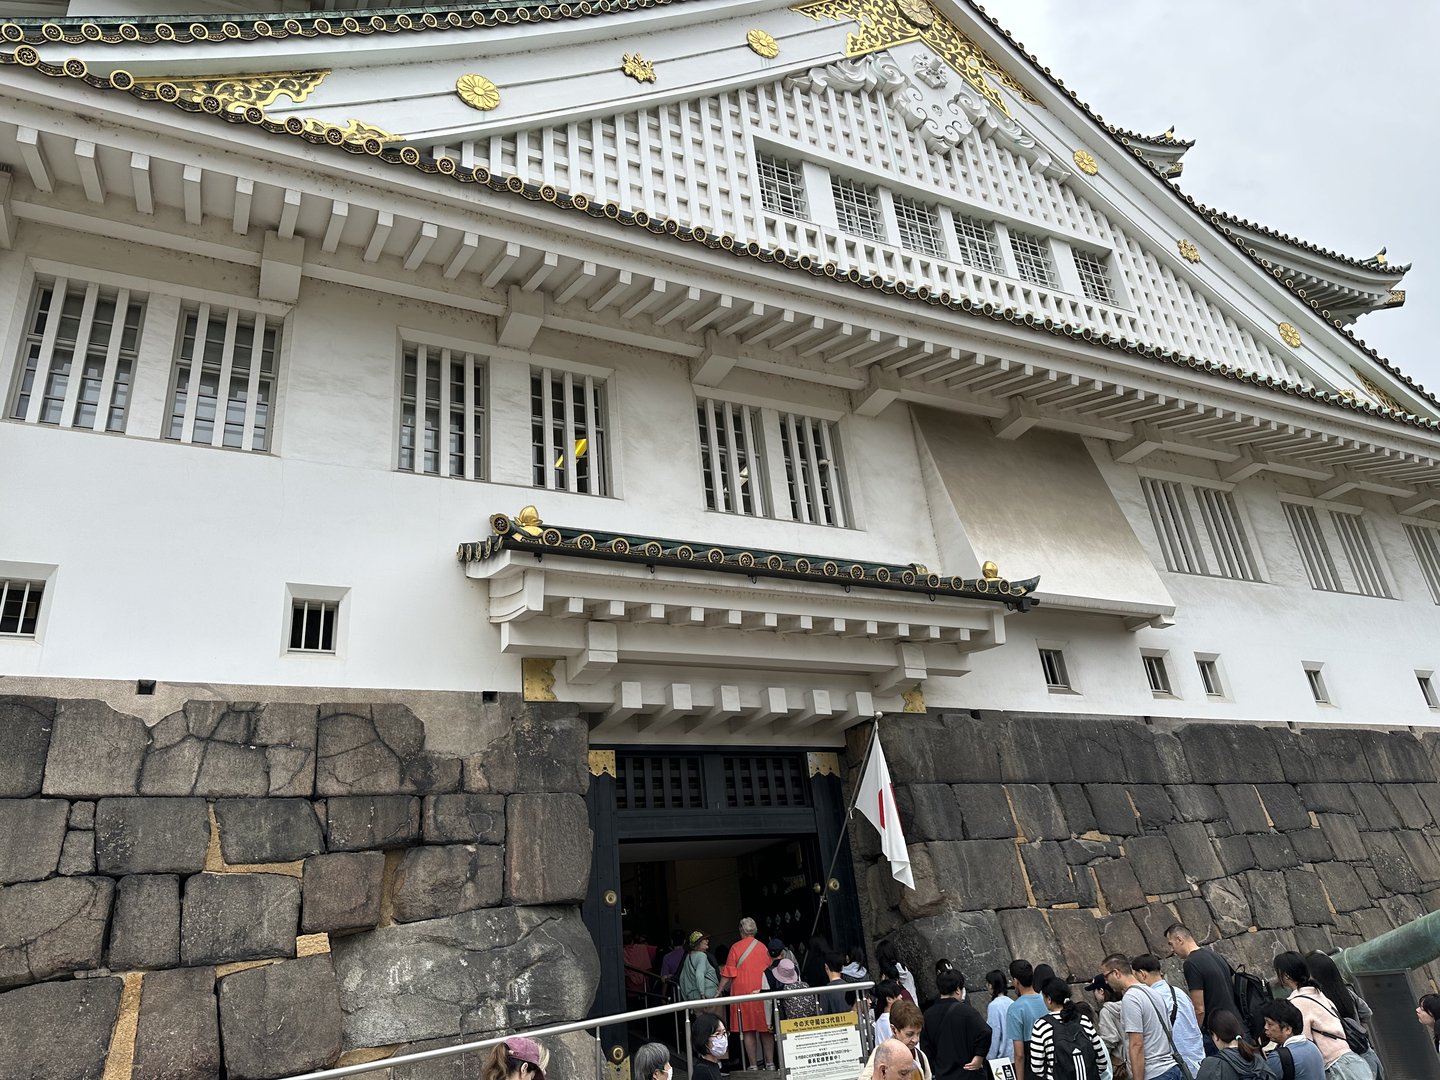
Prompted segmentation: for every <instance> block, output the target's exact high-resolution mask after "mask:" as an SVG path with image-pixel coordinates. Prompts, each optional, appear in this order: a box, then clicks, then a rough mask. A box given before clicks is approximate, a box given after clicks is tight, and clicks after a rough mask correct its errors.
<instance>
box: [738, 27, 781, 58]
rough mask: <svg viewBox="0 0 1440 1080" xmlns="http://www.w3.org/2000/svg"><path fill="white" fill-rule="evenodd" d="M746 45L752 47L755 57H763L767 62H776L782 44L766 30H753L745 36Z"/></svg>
mask: <svg viewBox="0 0 1440 1080" xmlns="http://www.w3.org/2000/svg"><path fill="white" fill-rule="evenodd" d="M745 44H747V45H749V46H750V49H751V51H752V52H754V53H755V55H757V56H763V57H764V58H765V59H766V60H774V59H775V57H777V56H779V55H780V43H779V42H778V41H776V40H775V39H774V38H773V37H772V36H771V35H769V34H767V33H766V32H765V31H764V30H751V31H750V32H749V33H748V34H746V35H745Z"/></svg>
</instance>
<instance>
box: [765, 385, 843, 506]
mask: <svg viewBox="0 0 1440 1080" xmlns="http://www.w3.org/2000/svg"><path fill="white" fill-rule="evenodd" d="M780 450H781V453H782V455H783V457H784V459H785V481H786V484H787V486H788V488H789V494H790V514H791V516H792V517H793V518H794V519H795V520H796V521H803V522H806V523H808V524H811V525H838V526H841V527H844V526H846V525H848V524H849V523H850V520H849V519H850V515H849V508H848V506H847V505H846V500H845V481H844V474H843V473H842V471H841V468H840V461H839V456H838V455H839V450H840V437H839V433H838V432H837V431H836V430H835V424H834V423H833V422H831V421H829V420H817V419H815V418H814V417H809V416H797V415H796V414H794V413H781V414H780Z"/></svg>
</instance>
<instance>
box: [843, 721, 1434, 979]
mask: <svg viewBox="0 0 1440 1080" xmlns="http://www.w3.org/2000/svg"><path fill="white" fill-rule="evenodd" d="M866 738H868V726H867V727H866V728H865V729H864V730H861V731H857V732H856V733H855V734H854V738H853V739H852V742H851V747H850V751H851V763H852V776H853V775H856V772H858V765H859V758H860V754H862V753H863V751H864V744H865V740H866ZM881 739H882V743H883V745H884V747H885V755H886V759H887V761H888V763H889V766H890V770H891V774H892V778H893V780H894V784H895V797H896V802H897V804H898V806H899V808H900V813H901V820H902V821H903V823H904V825H905V828H906V839H907V841H908V842H909V844H910V855H911V859H912V862H913V868H914V873H915V882H916V888H915V890H914V891H913V892H912V891H910V890H907V889H903V888H902V887H900V886H898V885H897V884H895V883H894V882H893V880H891V878H890V874H889V870H888V867H887V865H886V863H885V862H884V860H883V858H882V857H880V855H879V849H878V844H877V843H876V841H875V839H874V830H873V829H869V828H868V827H865V826H864V825H863V824H862V825H861V826H860V827H858V828H856V830H855V835H854V838H853V841H852V842H853V844H854V851H855V856H856V865H857V874H858V876H859V880H860V882H861V883H862V884H861V894H862V895H861V901H862V907H863V908H864V910H865V918H866V924H867V927H868V929H869V931H870V936H871V943H872V944H873V943H874V942H875V941H876V940H878V939H879V938H882V937H887V936H888V937H892V938H893V939H894V940H895V942H896V944H897V946H898V948H899V950H900V952H901V955H902V957H903V958H905V959H906V962H907V963H908V964H909V965H910V966H911V967H912V968H913V969H914V971H915V974H916V976H917V978H919V980H920V982H921V984H922V986H924V985H925V984H926V983H927V982H928V983H929V986H928V989H927V992H928V993H933V992H934V985H933V972H934V968H933V962H934V960H935V959H936V958H937V957H942V956H944V957H949V958H951V959H952V960H954V961H955V962H956V963H957V964H958V965H959V966H960V967H961V969H962V970H963V971H964V973H965V975H966V977H967V979H968V981H969V982H970V984H971V985H972V987H973V988H975V989H977V990H979V989H983V983H982V982H981V979H982V977H983V976H984V974H985V972H986V971H988V970H990V969H992V968H996V967H1000V968H1003V967H1005V966H1006V965H1007V964H1008V962H1009V961H1010V960H1011V959H1012V958H1015V957H1024V958H1026V959H1029V960H1031V961H1032V962H1036V963H1038V962H1040V961H1046V962H1048V963H1050V964H1052V965H1053V966H1054V967H1055V970H1056V971H1057V972H1059V973H1060V974H1061V975H1062V976H1063V977H1067V978H1068V979H1069V981H1071V982H1081V981H1084V980H1088V979H1089V978H1090V977H1091V976H1093V975H1094V974H1095V973H1096V972H1098V971H1099V970H1100V961H1101V959H1102V958H1103V957H1104V956H1105V955H1106V954H1108V953H1110V952H1113V951H1120V952H1124V953H1127V954H1131V955H1133V954H1136V953H1139V952H1145V951H1149V952H1154V953H1155V954H1156V955H1158V956H1160V957H1162V958H1166V957H1169V956H1170V951H1169V949H1168V947H1167V946H1166V944H1165V939H1164V932H1165V929H1166V927H1167V926H1168V925H1170V924H1171V923H1172V922H1175V921H1177V920H1178V921H1182V922H1184V923H1186V924H1187V925H1188V926H1189V927H1190V928H1191V929H1192V930H1193V931H1194V932H1195V934H1196V936H1197V937H1198V938H1199V939H1200V940H1201V941H1202V942H1213V943H1218V944H1217V950H1218V951H1219V952H1221V953H1222V954H1223V955H1225V956H1226V957H1227V958H1228V959H1229V960H1230V961H1231V962H1232V963H1234V964H1236V965H1237V966H1238V965H1241V964H1243V965H1246V966H1247V967H1248V968H1249V969H1250V970H1252V971H1256V972H1258V973H1263V974H1264V975H1265V976H1266V977H1269V976H1270V975H1271V972H1272V966H1271V960H1272V958H1273V957H1274V955H1275V954H1276V953H1277V952H1280V951H1282V950H1284V949H1290V948H1298V949H1300V950H1301V951H1307V950H1310V949H1315V948H1319V949H1326V950H1328V949H1331V948H1334V947H1339V946H1345V945H1352V944H1356V943H1358V942H1360V941H1362V940H1365V939H1368V938H1371V937H1374V936H1375V935H1377V934H1380V933H1382V932H1384V931H1386V930H1389V929H1391V928H1393V927H1396V926H1399V925H1401V924H1402V923H1405V922H1408V921H1409V920H1411V919H1413V918H1416V917H1417V916H1419V915H1422V914H1424V913H1426V912H1428V911H1431V910H1433V909H1434V908H1435V906H1436V904H1437V902H1440V783H1437V780H1440V735H1423V736H1416V735H1414V734H1411V733H1409V732H1408V731H1373V730H1358V729H1334V728H1328V729H1327V728H1317V729H1302V730H1299V731H1292V730H1290V729H1289V728H1287V727H1262V726H1259V725H1253V724H1241V723H1230V724H1199V723H1195V724H1178V725H1173V726H1171V727H1169V728H1168V729H1167V730H1162V729H1160V728H1157V727H1151V726H1149V725H1147V724H1145V723H1143V722H1140V721H1127V720H1112V719H1101V718H1094V719H1087V718H1072V717H1067V718H1055V717H1035V716H1030V717H1027V716H1017V715H1004V714H987V715H984V716H980V717H975V716H972V715H969V714H964V715H929V716H920V717H912V716H902V717H887V718H886V719H885V720H883V721H882V722H881ZM1172 964H1173V961H1172ZM1437 975H1440V969H1437V968H1436V967H1435V966H1434V965H1431V966H1429V967H1427V968H1426V969H1425V970H1424V971H1422V972H1417V973H1416V978H1417V980H1418V981H1419V982H1422V983H1423V982H1426V981H1433V980H1434V979H1435V978H1436V977H1437Z"/></svg>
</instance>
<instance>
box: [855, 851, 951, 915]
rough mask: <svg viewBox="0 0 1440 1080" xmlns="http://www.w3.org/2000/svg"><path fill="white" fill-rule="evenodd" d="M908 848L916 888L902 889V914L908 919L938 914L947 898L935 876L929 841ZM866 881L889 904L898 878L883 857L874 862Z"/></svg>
mask: <svg viewBox="0 0 1440 1080" xmlns="http://www.w3.org/2000/svg"><path fill="white" fill-rule="evenodd" d="M907 848H908V850H909V852H910V874H911V876H912V877H913V878H914V879H915V888H913V889H901V890H900V902H899V908H900V914H901V915H902V916H904V918H906V919H923V918H926V917H927V916H930V915H939V914H940V913H941V912H942V911H944V910H945V908H946V897H945V893H944V892H943V891H941V888H940V883H939V882H938V881H937V880H936V879H935V864H934V863H933V862H932V861H931V860H930V847H929V845H928V844H909V845H907ZM866 880H867V882H873V883H875V884H877V885H878V886H879V889H878V890H877V891H879V892H880V893H881V894H882V895H883V896H885V897H886V901H885V903H886V905H887V906H888V904H889V899H888V898H889V896H890V893H891V890H892V888H893V884H892V883H893V882H894V880H895V879H894V878H893V877H892V876H891V874H890V871H889V864H888V863H887V862H886V861H885V860H884V858H883V857H882V858H880V859H877V860H876V861H875V862H873V863H871V865H870V867H869V869H868V871H867V873H866Z"/></svg>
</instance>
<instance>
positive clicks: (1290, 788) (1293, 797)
mask: <svg viewBox="0 0 1440 1080" xmlns="http://www.w3.org/2000/svg"><path fill="white" fill-rule="evenodd" d="M1255 791H1256V793H1257V794H1259V796H1260V801H1261V803H1262V804H1264V806H1265V812H1266V813H1267V814H1269V815H1270V821H1271V822H1272V823H1273V824H1274V826H1275V828H1277V829H1279V830H1280V831H1281V832H1289V831H1290V830H1292V829H1308V828H1309V827H1310V813H1309V811H1308V810H1307V809H1306V808H1305V803H1304V802H1303V801H1302V800H1301V798H1300V795H1299V794H1298V793H1297V792H1296V790H1295V787H1294V785H1292V784H1257V785H1256V786H1255Z"/></svg>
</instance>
